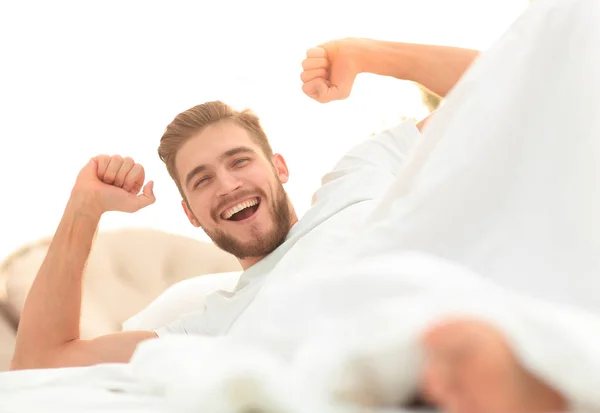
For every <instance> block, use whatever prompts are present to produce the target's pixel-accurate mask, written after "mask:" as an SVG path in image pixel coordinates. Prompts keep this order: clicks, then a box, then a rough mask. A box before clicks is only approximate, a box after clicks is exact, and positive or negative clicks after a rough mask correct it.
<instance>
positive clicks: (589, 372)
mask: <svg viewBox="0 0 600 413" xmlns="http://www.w3.org/2000/svg"><path fill="white" fill-rule="evenodd" d="M377 262H379V263H382V264H381V268H394V270H391V271H381V272H380V273H378V274H365V273H363V271H364V270H365V269H367V268H372V266H371V265H367V263H364V265H363V266H361V265H356V264H355V265H353V266H352V268H353V269H350V268H348V269H347V270H348V272H347V273H346V274H345V275H343V276H341V275H340V276H338V277H333V278H334V279H332V280H325V281H323V280H321V281H320V282H319V281H318V280H317V278H318V277H314V278H313V279H311V280H309V281H307V282H306V283H296V284H295V285H293V286H290V287H289V288H288V289H285V290H284V289H281V290H279V291H278V294H277V299H273V302H270V303H266V302H265V304H264V308H265V309H267V308H269V309H271V310H272V311H275V312H278V311H280V312H281V311H285V307H286V306H287V309H288V310H287V311H288V314H289V317H285V315H283V316H281V317H271V318H265V321H264V323H263V324H262V325H259V324H257V325H256V328H255V330H254V333H253V334H249V333H248V332H246V333H245V334H244V335H239V336H235V335H232V336H224V337H217V338H211V337H173V338H165V339H161V340H151V341H148V342H145V343H142V344H141V345H140V346H139V348H138V350H137V351H136V353H135V355H134V357H133V359H132V361H131V367H132V374H133V376H134V377H135V378H136V380H137V381H138V383H139V384H141V385H143V386H144V387H145V388H147V389H148V390H149V391H151V392H155V394H160V395H162V396H164V397H165V398H166V400H167V404H168V406H170V408H172V409H173V410H172V411H183V412H188V411H189V412H192V411H211V412H215V413H217V412H223V413H225V412H227V413H238V412H239V413H242V412H248V411H252V412H261V413H271V412H272V413H275V412H278V413H287V412H290V413H292V412H294V413H304V412H307V413H308V412H315V411H319V412H323V413H327V412H340V413H342V412H348V413H350V412H359V411H364V410H361V409H364V408H365V407H370V408H373V409H393V408H400V407H402V406H403V405H406V404H408V403H409V402H410V401H411V400H413V399H414V397H415V396H416V394H417V390H418V382H419V374H420V368H421V366H422V354H421V346H420V338H421V336H422V334H423V333H424V332H425V331H426V330H427V329H428V328H430V327H431V326H432V325H435V324H436V323H437V322H440V321H443V320H445V319H448V318H454V317H468V318H472V319H476V320H481V321H484V322H487V323H489V324H491V325H492V326H494V327H495V328H497V329H498V330H499V331H501V332H502V334H503V335H504V337H506V339H507V340H508V342H509V343H510V345H511V346H512V349H513V351H514V352H515V354H516V355H517V357H518V358H519V360H520V361H521V363H522V364H523V366H525V367H526V368H527V369H528V370H529V371H531V372H533V373H534V374H535V375H537V376H538V377H540V378H541V379H543V380H544V381H545V382H546V383H548V384H550V385H551V386H553V387H554V388H555V389H557V390H559V391H560V392H561V393H562V394H563V395H564V396H565V397H566V399H567V400H569V402H570V404H571V406H572V408H573V410H574V411H578V410H581V409H583V411H586V412H593V411H600V391H598V383H600V352H599V351H598V349H600V336H599V335H598V334H597V332H598V331H600V317H598V316H595V315H593V314H590V313H586V312H583V311H582V310H579V309H576V308H571V307H566V306H562V307H558V306H556V305H550V304H548V303H545V302H541V301H537V300H534V299H533V298H531V297H526V296H522V295H517V294H515V293H512V292H509V291H507V290H503V289H500V288H498V287H497V286H494V285H492V284H491V283H488V282H487V281H485V280H483V279H482V278H481V277H478V276H476V275H475V274H472V273H470V272H469V271H468V270H466V269H464V268H461V267H457V266H455V265H453V264H451V263H449V262H446V261H444V260H440V259H437V258H435V257H430V256H425V255H422V254H412V253H411V254H396V255H394V256H389V257H384V256H379V257H377ZM392 263H394V267H392V266H391V265H390V264H392ZM398 268H401V269H405V271H398V270H397V269H398ZM449 280H453V281H452V283H451V282H449ZM369 283H372V284H373V285H375V286H376V287H374V288H368V284H369ZM359 292H360V294H361V295H362V296H363V297H364V304H362V305H361V304H356V302H354V303H353V301H352V300H348V299H347V297H349V296H350V297H352V296H355V295H356V294H358V293H359ZM309 294H313V295H314V296H316V297H317V298H316V299H315V300H306V297H307V296H309ZM323 295H326V296H327V297H328V299H327V300H323V299H322V297H323ZM270 297H273V298H274V297H275V295H273V296H270ZM303 302H304V303H303ZM351 306H358V309H356V311H353V310H351V309H350V307H351ZM309 308H310V311H305V310H309ZM313 311H314V312H319V313H321V319H320V321H319V322H316V321H315V320H316V319H315V318H313V316H312V312H313ZM349 314H351V315H349ZM286 318H289V321H290V322H287V321H288V320H286ZM286 338H287V340H286ZM291 343H293V344H291Z"/></svg>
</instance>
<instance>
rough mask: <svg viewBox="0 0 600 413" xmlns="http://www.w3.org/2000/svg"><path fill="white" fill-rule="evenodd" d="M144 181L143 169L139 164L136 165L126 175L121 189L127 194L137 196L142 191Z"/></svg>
mask: <svg viewBox="0 0 600 413" xmlns="http://www.w3.org/2000/svg"><path fill="white" fill-rule="evenodd" d="M145 179H146V173H145V172H144V167H143V166H142V165H140V164H139V163H136V164H134V165H133V167H131V169H130V170H129V173H128V174H127V176H126V178H125V180H124V182H123V185H122V186H121V187H122V188H123V189H124V190H126V191H127V192H131V193H132V194H138V193H139V192H140V189H142V185H143V184H144V180H145Z"/></svg>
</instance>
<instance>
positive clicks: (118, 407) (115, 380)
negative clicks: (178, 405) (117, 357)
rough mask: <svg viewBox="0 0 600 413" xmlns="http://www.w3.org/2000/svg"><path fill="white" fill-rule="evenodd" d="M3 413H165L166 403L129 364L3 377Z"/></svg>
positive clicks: (0, 391) (0, 393) (0, 392)
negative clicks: (134, 374) (136, 376)
mask: <svg viewBox="0 0 600 413" xmlns="http://www.w3.org/2000/svg"><path fill="white" fill-rule="evenodd" d="M0 406H1V407H0V411H2V413H25V412H26V413H47V412H53V411H60V412H64V413H70V412H73V413H75V412H82V413H93V412H112V413H121V412H123V413H125V412H129V413H137V412H140V413H141V412H145V413H154V412H165V411H168V409H165V399H164V397H161V396H160V395H158V394H156V393H154V392H152V391H150V389H148V388H144V387H143V386H140V385H139V383H137V382H136V381H135V380H134V379H133V377H132V375H131V366H130V365H127V364H105V365H98V366H92V367H76V368H62V369H44V370H23V371H11V372H3V373H0Z"/></svg>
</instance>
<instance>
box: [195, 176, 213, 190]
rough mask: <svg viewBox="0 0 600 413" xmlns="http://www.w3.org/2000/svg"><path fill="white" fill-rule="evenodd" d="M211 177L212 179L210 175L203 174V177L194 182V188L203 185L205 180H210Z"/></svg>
mask: <svg viewBox="0 0 600 413" xmlns="http://www.w3.org/2000/svg"><path fill="white" fill-rule="evenodd" d="M209 179H210V177H208V176H203V177H202V178H200V179H198V180H197V181H196V183H195V184H194V188H197V187H199V186H200V185H202V184H203V183H205V182H208V180H209Z"/></svg>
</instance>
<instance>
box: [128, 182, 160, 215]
mask: <svg viewBox="0 0 600 413" xmlns="http://www.w3.org/2000/svg"><path fill="white" fill-rule="evenodd" d="M136 200H137V203H136V204H137V205H136V206H137V209H136V211H138V210H140V209H142V208H145V207H147V206H148V205H152V204H153V203H154V202H155V201H156V196H154V182H153V181H148V183H147V184H146V185H145V186H144V189H143V190H142V193H141V194H139V195H138V196H137V198H136ZM132 212H135V211H132Z"/></svg>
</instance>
